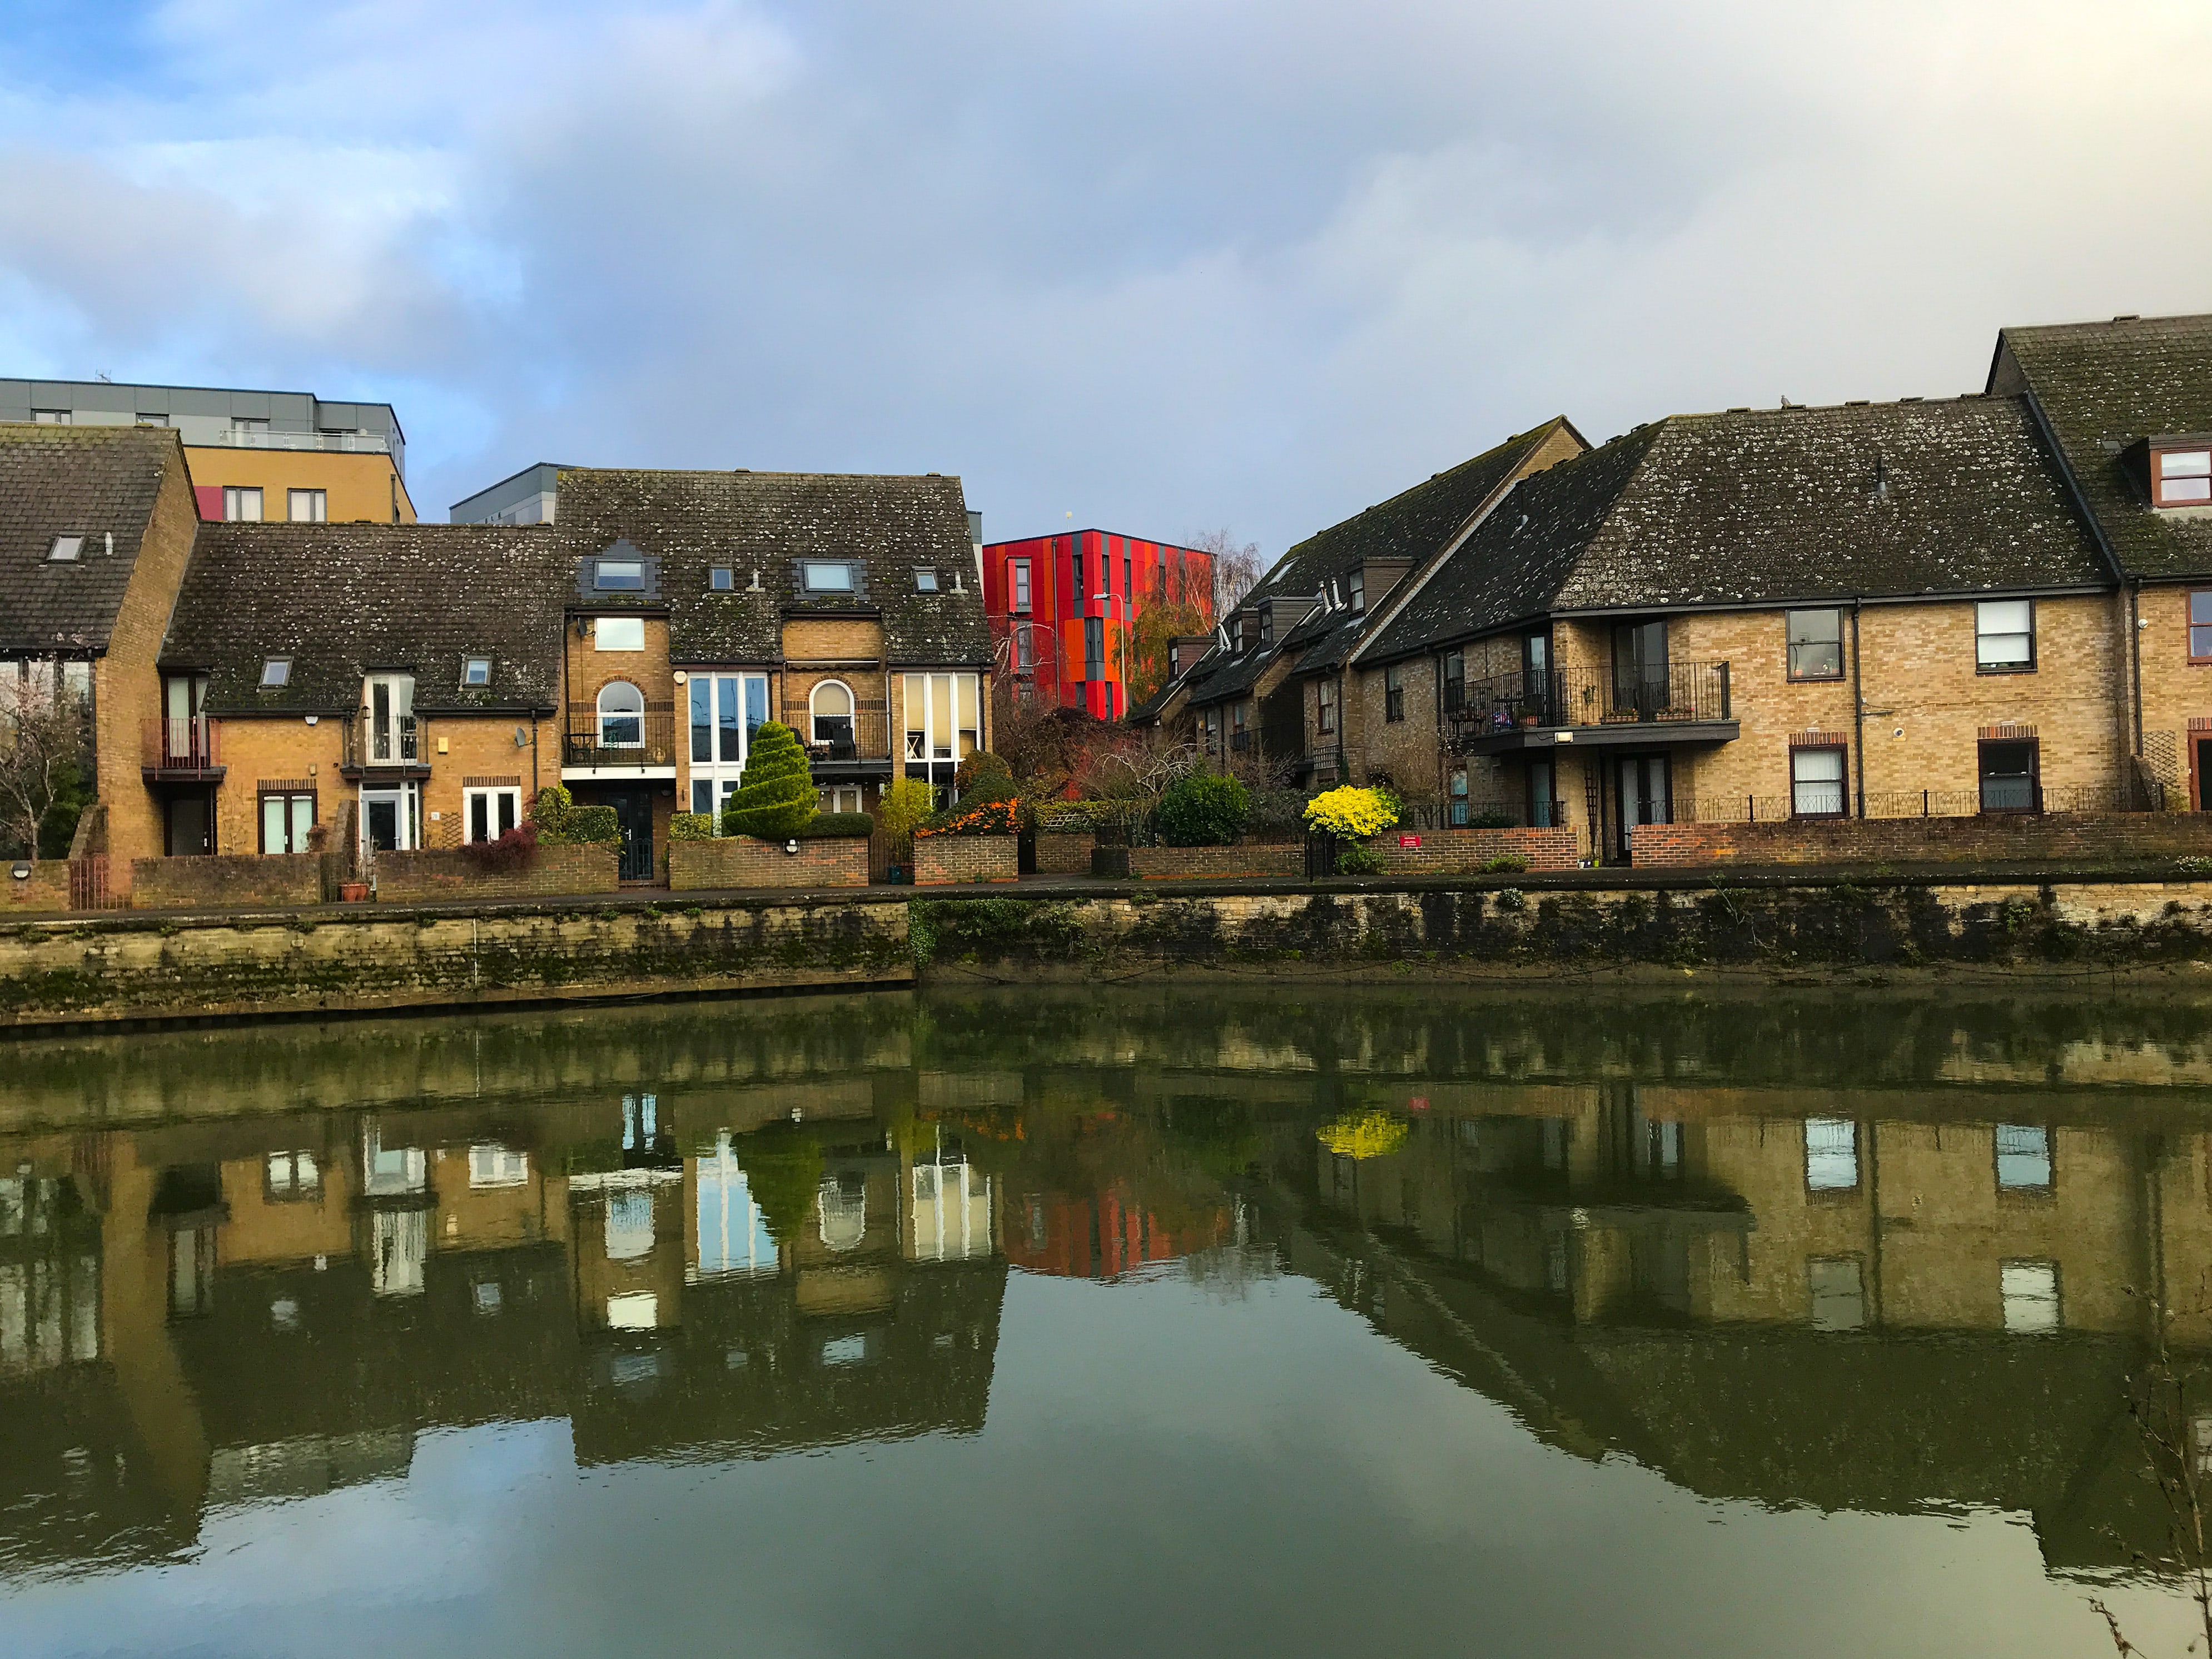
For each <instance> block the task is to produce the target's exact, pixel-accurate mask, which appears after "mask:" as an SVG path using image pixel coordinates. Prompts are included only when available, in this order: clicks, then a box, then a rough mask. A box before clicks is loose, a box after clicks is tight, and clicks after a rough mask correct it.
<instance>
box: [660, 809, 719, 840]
mask: <svg viewBox="0 0 2212 1659" xmlns="http://www.w3.org/2000/svg"><path fill="white" fill-rule="evenodd" d="M668 839H669V840H671V841H712V840H713V839H714V814H713V813H712V812H678V814H677V815H676V816H675V817H672V818H671V819H669V820H668Z"/></svg>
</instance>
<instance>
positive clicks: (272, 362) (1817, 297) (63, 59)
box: [0, 0, 2212, 559]
mask: <svg viewBox="0 0 2212 1659" xmlns="http://www.w3.org/2000/svg"><path fill="white" fill-rule="evenodd" d="M2208 61H2212V6H2208V5H2207V4H2205V3H2203V0H2098V3H2096V4H2093V5H2091V4H2084V3H2081V0H2063V3H2045V0H1954V3H1942V0H1910V3H1889V0H1849V3H1842V4H1838V3H1836V0H1823V3H1817V4H1803V3H1796V0H1681V3H1674V4H1665V3H1644V4H1621V3H1610V0H1588V3H1584V4H1583V5H1581V6H1578V7H1576V8H1572V9H1569V10H1565V11H1562V10H1560V9H1557V8H1543V7H1532V6H1528V5H1527V4H1525V3H1514V4H1510V5H1509V4H1492V3H1487V0H1460V3H1456V4H1437V3H1402V0H1362V3H1360V4H1358V5H1346V4H1343V3H1340V0H1332V3H1320V0H975V3H969V4H963V5H939V4H933V3H930V0H897V3H892V0H810V3H806V4H804V5H801V4H792V3H734V0H659V3H653V0H641V3H630V4H623V3H616V0H574V3H568V0H544V3H536V4H529V3H521V0H467V3H465V4H455V3H453V0H374V3H353V0H319V3H318V4H315V5H313V6H307V5H301V4H299V3H297V0H168V3H131V0H8V3H7V4H6V5H5V6H4V8H0V374H27V375H33V376H45V377H67V378H90V377H91V376H93V375H94V374H107V375H108V376H109V377H110V378H112V379H113V380H150V381H157V382H165V383H176V384H187V385H216V386H269V387H281V388H287V389H300V390H307V391H312V392H315V393H317V394H318V395H319V396H321V397H323V398H332V399H341V400H343V399H356V398H358V399H366V400H373V401H379V402H388V403H391V404H393V405H394V406H395V407H396V408H397V410H398V414H399V417H400V421H401V422H402V424H403V426H404V428H405V429H406V433H407V437H408V458H407V459H408V471H409V483H410V489H411V492H412V494H413V495H414V498H415V501H416V506H417V508H418V510H419V511H420V513H422V516H423V517H424V518H426V519H433V520H438V519H442V518H443V517H444V516H445V512H446V508H447V506H448V504H450V503H451V502H453V501H457V500H459V498H461V497H462V496H464V495H468V494H470V493H471V492H472V491H474V490H476V489H479V488H482V487H483V485H485V484H488V483H492V482H494V481H495V480H496V479H499V478H501V477H505V476H507V474H508V473H510V472H513V471H516V470H518V469H519V468H520V467H523V466H526V465H530V464H531V463H532V462H535V461H538V460H552V461H559V462H567V463H572V464H577V465H658V466H718V467H719V466H730V467H735V466H748V467H752V468H755V469H771V468H781V469H791V470H800V471H886V472H901V471H903V472H922V471H937V472H947V473H957V474H959V475H960V476H961V477H963V480H964V482H965V485H966V489H967V495H968V503H969V506H970V507H975V508H978V509H980V510H981V512H982V513H983V514H984V528H985V533H986V535H987V537H988V538H990V539H993V540H999V539H1006V538H1014V537H1018V536H1024V535H1034V534H1041V533H1045V532H1048V531H1050V530H1053V529H1055V528H1067V527H1070V526H1071V525H1085V526H1104V527H1108V528H1112V529H1116V530H1121V531H1126V532H1131V533H1133V534H1138V535H1143V536H1147V537H1160V538H1169V539H1176V538H1188V537H1192V536H1195V535H1197V534H1200V533H1201V532H1206V531H1209V530H1214V529H1221V528H1227V529H1229V530H1231V531H1232V532H1234V533H1235V534H1236V535H1237V538H1239V539H1240V540H1243V539H1250V540H1255V541H1257V542H1258V543H1259V544H1260V545H1261V550H1262V552H1263V554H1264V555H1265V556H1267V558H1269V559H1272V558H1273V557H1274V556H1277V555H1279V553H1280V552H1281V551H1282V550H1284V549H1285V547H1286V546H1288V545H1290V544H1292V543H1294V542H1296V541H1297V540H1298V539H1299V538H1302V537H1304V536H1306V535H1309V534H1310V533H1312V532H1314V531H1316V530H1318V529H1320V528H1322V527H1323V526H1327V525H1328V524H1330V523H1333V522H1334V521H1335V520H1339V519H1341V518H1344V517H1346V516H1348V515H1349V514H1351V513H1354V512H1357V511H1358V509H1359V508H1361V507H1364V506H1366V505H1368V504H1369V503H1370V502H1372V501H1378V500H1381V499H1383V498H1385V497H1387V496H1389V495H1392V494H1394V493H1395V492H1396V491H1398V490H1400V489H1405V488H1407V487H1408V486H1410V485H1412V484H1414V483H1419V482H1420V481H1422V480H1423V479H1425V478H1426V477H1428V476H1429V475H1430V474H1431V473H1432V472H1435V471H1438V470H1440V469H1442V468H1443V467H1446V466H1449V465H1454V464H1455V463H1456V462H1458V461H1460V460H1462V459H1466V458H1467V457H1468V456H1469V455H1472V454H1474V453H1479V452H1480V451H1481V450H1483V449H1485V448H1487V447H1489V446H1491V445H1492V444H1493V443H1496V442H1498V441H1499V440H1500V439H1502V438H1504V437H1505V436H1507V435H1510V434H1512V433H1514V432H1517V431H1521V430H1523V429H1526V428H1528V427H1530V426H1533V425H1534V424H1536V423H1537V422H1541V421H1542V420H1545V419H1547V418H1548V417H1550V416H1553V415H1555V414H1561V413H1564V414H1565V415H1567V416H1569V417H1570V418H1571V419H1572V420H1573V421H1574V422H1576V424H1577V426H1578V427H1579V428H1581V430H1582V431H1583V433H1584V434H1585V435H1588V436H1589V438H1590V439H1591V440H1592V441H1602V440H1603V439H1605V438H1607V437H1610V436H1612V435H1615V434H1617V433H1620V432H1621V431H1624V430H1626V429H1627V428H1629V427H1631V426H1633V425H1635V424H1637V423H1638V422H1642V421H1645V420H1649V419H1652V418H1655V417H1656V416H1661V415H1664V414H1668V413H1670V412H1674V411H1677V410H1701V409H1715V408H1725V407H1729V406H1733V405H1737V404H1752V405H1759V404H1767V405H1771V404H1775V403H1777V402H1778V400H1779V399H1780V398H1783V397H1784V396H1787V397H1789V398H1791V399H1792V400H1793V401H1796V402H1801V403H1824V402H1839V401H1842V400H1843V399H1845V398H1875V399H1881V398H1893V397H1899V396H1914V395H1923V396H1937V395H1942V394H1946V393H1953V392H1970V391H1976V390H1978V389H1979V388H1980V386H1981V385H1982V383H1983V380H1984V375H1985V374H1986V373H1987V369H1988V364H1989V359H1990V352H1991V350H1992V349H1993V348H1994V345H1995V341H1996V331H1997V329H1998V328H1999V327H2001V326H2002V325H2006V324H2016V323H2036V322H2053V321H2065V320H2073V319H2086V318H2102V317H2110V316H2113V315H2117V314H2120V313H2142V314H2145V315H2153V314H2158V313H2172V312H2188V311H2205V310H2212V211H2208V207H2212V181H2208V179H2207V175H2206V173H2205V170H2204V167H2203V157H2204V155H2206V154H2207V153H2208V151H2212V95H2208V88H2207V82H2206V75H2205V65H2206V64H2207V63H2208Z"/></svg>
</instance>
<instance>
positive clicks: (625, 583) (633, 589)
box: [592, 559, 647, 593]
mask: <svg viewBox="0 0 2212 1659" xmlns="http://www.w3.org/2000/svg"><path fill="white" fill-rule="evenodd" d="M611 570H622V571H627V572H629V574H628V575H627V576H625V577H623V578H622V579H620V580H615V581H609V580H607V573H608V572H609V571H611ZM646 586H647V582H646V574H645V561H644V560H643V559H599V560H595V561H594V562H592V592H594V593H642V592H645V590H646Z"/></svg>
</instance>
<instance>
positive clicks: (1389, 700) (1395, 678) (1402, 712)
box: [1383, 665, 1406, 721]
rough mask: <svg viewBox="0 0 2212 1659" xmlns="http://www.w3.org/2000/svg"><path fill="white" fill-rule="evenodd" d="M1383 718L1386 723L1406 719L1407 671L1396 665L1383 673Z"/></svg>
mask: <svg viewBox="0 0 2212 1659" xmlns="http://www.w3.org/2000/svg"><path fill="white" fill-rule="evenodd" d="M1405 718H1406V680H1405V671H1404V670H1402V669H1400V668H1398V667H1396V666H1395V665H1394V666H1392V667H1389V668H1386V669H1384V670H1383V719H1384V720H1386V721H1388V720H1403V719H1405Z"/></svg>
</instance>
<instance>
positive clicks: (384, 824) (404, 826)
mask: <svg viewBox="0 0 2212 1659" xmlns="http://www.w3.org/2000/svg"><path fill="white" fill-rule="evenodd" d="M416 831H417V825H416V795H415V790H414V787H413V786H412V785H411V784H410V785H408V786H405V787H401V788H398V789H364V790H362V792H361V840H362V846H363V847H364V848H367V849H368V850H369V851H371V852H376V853H406V852H411V851H413V850H414V848H415V847H416V844H417V842H418V840H419V837H418V836H417V833H416Z"/></svg>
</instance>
